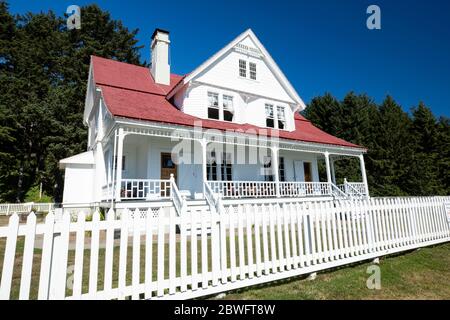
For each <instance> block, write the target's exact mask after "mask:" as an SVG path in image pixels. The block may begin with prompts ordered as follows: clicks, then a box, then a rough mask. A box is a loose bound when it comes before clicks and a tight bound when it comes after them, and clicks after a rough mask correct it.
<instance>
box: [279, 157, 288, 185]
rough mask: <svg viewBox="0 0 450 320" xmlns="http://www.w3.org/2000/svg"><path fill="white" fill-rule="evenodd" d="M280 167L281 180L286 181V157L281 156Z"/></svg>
mask: <svg viewBox="0 0 450 320" xmlns="http://www.w3.org/2000/svg"><path fill="white" fill-rule="evenodd" d="M278 161H279V164H278V168H279V175H280V181H286V176H285V173H284V158H283V157H280V160H278Z"/></svg>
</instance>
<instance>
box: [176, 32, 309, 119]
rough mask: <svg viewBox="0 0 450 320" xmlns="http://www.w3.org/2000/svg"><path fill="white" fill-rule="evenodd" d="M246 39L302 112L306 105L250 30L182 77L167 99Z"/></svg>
mask: <svg viewBox="0 0 450 320" xmlns="http://www.w3.org/2000/svg"><path fill="white" fill-rule="evenodd" d="M247 37H249V38H250V39H251V40H252V41H253V42H254V43H255V45H256V46H257V47H258V49H259V50H261V52H262V55H263V59H264V60H266V62H267V65H268V66H269V68H270V69H271V70H272V72H273V73H274V75H275V77H276V78H277V79H278V81H280V83H281V85H282V86H283V88H284V89H285V90H286V92H287V93H288V95H289V96H290V97H291V98H292V100H294V101H295V102H296V103H297V105H298V107H299V108H300V110H304V109H305V108H306V104H305V103H304V102H303V100H302V98H300V96H299V95H298V93H297V91H296V90H295V89H294V87H293V86H292V85H291V83H290V82H289V80H288V79H287V78H286V76H285V75H284V73H283V72H282V71H281V69H280V68H279V67H278V65H277V64H276V63H275V61H274V60H273V58H272V56H271V55H270V54H269V52H268V51H267V50H266V48H265V47H264V46H263V44H262V43H261V42H260V41H259V39H258V38H257V37H256V35H255V34H254V32H253V31H252V30H251V29H247V30H246V31H244V32H243V33H241V34H240V35H239V36H237V37H236V38H235V39H234V40H233V41H231V42H230V43H228V44H227V45H226V46H225V47H223V48H222V49H221V50H219V51H218V52H217V53H215V54H214V55H213V56H211V57H210V58H209V59H208V60H206V61H205V62H203V63H202V64H201V65H200V66H198V67H197V68H196V69H195V70H194V71H192V72H191V73H189V75H187V76H186V77H184V79H183V80H182V81H180V82H179V83H178V84H177V85H176V86H175V87H174V88H173V90H171V92H170V93H169V94H168V98H171V97H172V96H173V95H174V94H175V93H176V92H177V91H178V90H179V89H180V88H181V87H182V86H183V85H185V84H187V83H189V81H191V80H193V79H194V78H195V77H196V76H197V75H199V74H200V73H201V72H203V71H204V70H206V69H207V68H208V67H209V66H211V65H212V64H213V63H214V62H215V61H217V60H219V59H220V58H221V57H222V56H223V55H225V54H226V53H227V52H228V51H229V50H231V49H232V48H233V47H234V46H236V45H237V44H238V43H240V42H241V41H243V40H244V39H245V38H247Z"/></svg>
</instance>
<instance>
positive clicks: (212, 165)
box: [206, 151, 217, 181]
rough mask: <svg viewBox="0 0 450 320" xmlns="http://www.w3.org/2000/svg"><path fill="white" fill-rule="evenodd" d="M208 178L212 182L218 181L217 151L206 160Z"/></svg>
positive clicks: (211, 153)
mask: <svg viewBox="0 0 450 320" xmlns="http://www.w3.org/2000/svg"><path fill="white" fill-rule="evenodd" d="M206 176H207V179H208V180H210V181H217V159H216V152H215V151H211V152H210V153H208V157H207V159H206Z"/></svg>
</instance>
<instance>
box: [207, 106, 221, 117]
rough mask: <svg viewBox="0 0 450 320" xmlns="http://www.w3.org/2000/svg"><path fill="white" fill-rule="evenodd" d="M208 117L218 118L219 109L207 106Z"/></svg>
mask: <svg viewBox="0 0 450 320" xmlns="http://www.w3.org/2000/svg"><path fill="white" fill-rule="evenodd" d="M208 118H209V119H217V120H219V109H215V108H208Z"/></svg>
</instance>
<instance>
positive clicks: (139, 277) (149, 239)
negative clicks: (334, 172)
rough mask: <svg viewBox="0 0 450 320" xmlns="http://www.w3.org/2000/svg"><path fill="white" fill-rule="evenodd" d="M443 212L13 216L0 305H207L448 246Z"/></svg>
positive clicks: (244, 208) (268, 208)
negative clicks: (250, 289)
mask: <svg viewBox="0 0 450 320" xmlns="http://www.w3.org/2000/svg"><path fill="white" fill-rule="evenodd" d="M445 204H447V205H445ZM449 207H450V197H415V198H412V197H411V198H389V199H386V198H372V199H363V200H339V201H322V202H321V201H316V202H292V201H291V202H283V203H280V202H277V201H276V200H274V201H271V202H265V203H259V204H252V205H249V204H228V205H227V204H226V203H225V204H224V207H223V208H224V210H223V212H218V213H213V214H211V213H210V211H209V210H208V209H204V208H198V207H195V208H189V207H187V208H186V210H185V212H184V213H183V215H181V216H179V215H177V214H176V212H175V209H174V208H173V207H165V209H163V208H148V209H139V208H128V209H125V210H124V211H123V212H120V214H118V213H119V212H116V211H115V210H113V209H109V211H108V212H107V214H106V219H103V217H102V215H101V214H100V212H99V211H98V210H97V211H95V212H94V214H93V215H92V217H90V218H92V219H87V216H86V214H85V213H83V212H80V213H79V214H78V216H77V219H76V221H71V217H70V215H69V214H64V215H63V216H62V217H58V215H55V214H54V213H53V212H50V213H49V214H48V215H47V216H46V219H45V222H44V223H41V224H37V223H36V215H35V214H34V213H31V214H30V215H29V216H28V218H27V221H26V223H25V224H21V223H20V221H19V216H18V215H17V214H13V215H11V217H10V220H9V224H8V226H4V227H0V240H1V241H2V242H0V243H3V245H4V247H0V253H2V254H3V264H2V269H1V280H0V298H1V299H11V298H13V299H16V298H19V299H30V298H33V297H35V298H38V299H143V298H145V299H185V298H194V297H201V296H206V295H211V294H214V293H218V292H221V291H226V290H233V289H237V288H241V287H245V286H250V285H255V284H260V283H264V282H269V281H274V280H279V279H283V278H287V277H292V276H297V275H301V274H308V273H312V272H317V271H319V270H324V269H327V268H332V267H336V266H340V265H345V264H349V263H353V262H357V261H363V260H367V259H373V258H376V257H380V256H383V255H386V254H391V253H395V252H400V251H404V250H410V249H414V248H419V247H423V246H428V245H433V244H437V243H442V242H446V241H450V218H449V214H450V213H449V212H448V211H447V210H448V208H449ZM155 212H159V214H155ZM38 237H39V239H40V240H39V241H37V240H36V239H38ZM117 238H119V239H117ZM19 242H20V245H19ZM22 243H23V245H22ZM39 243H40V247H39V250H38V248H37V245H38V244H39ZM22 247H23V252H20V251H21V250H19V249H18V248H22ZM20 255H22V259H18V257H19V256H20ZM38 256H40V263H38V261H39V259H37V257H38ZM20 261H21V262H20ZM36 269H38V273H37V275H36V272H35V270H36ZM102 271H103V272H104V274H103V276H102V277H100V276H99V275H100V274H101V272H102ZM72 272H73V273H72ZM16 278H17V279H19V281H16V280H15V279H16ZM14 286H17V288H15V287H14ZM16 295H17V296H16Z"/></svg>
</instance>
